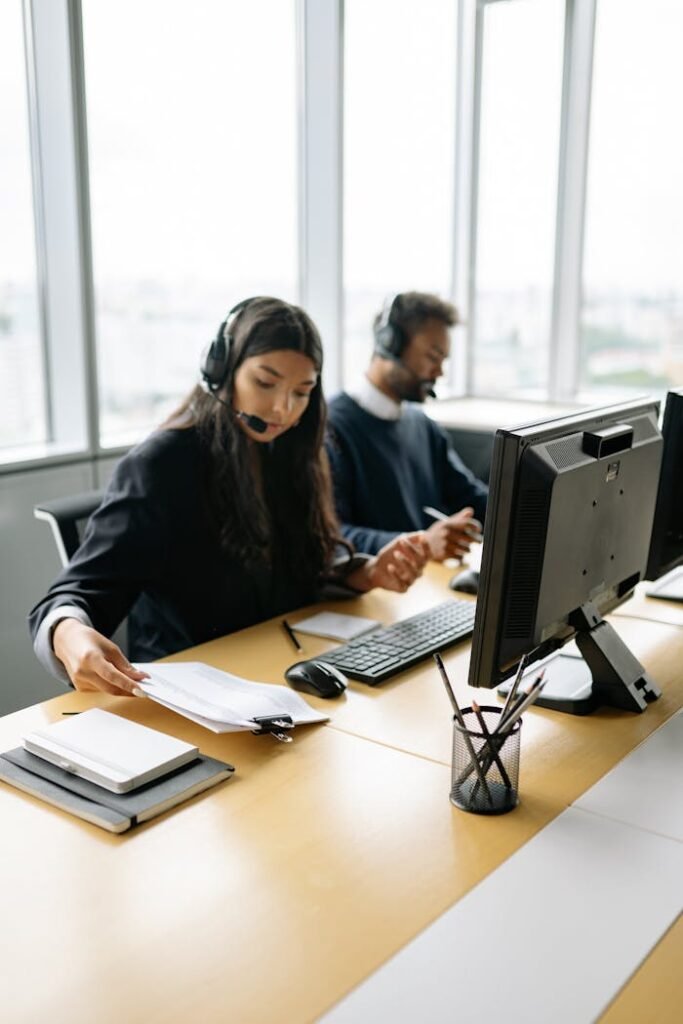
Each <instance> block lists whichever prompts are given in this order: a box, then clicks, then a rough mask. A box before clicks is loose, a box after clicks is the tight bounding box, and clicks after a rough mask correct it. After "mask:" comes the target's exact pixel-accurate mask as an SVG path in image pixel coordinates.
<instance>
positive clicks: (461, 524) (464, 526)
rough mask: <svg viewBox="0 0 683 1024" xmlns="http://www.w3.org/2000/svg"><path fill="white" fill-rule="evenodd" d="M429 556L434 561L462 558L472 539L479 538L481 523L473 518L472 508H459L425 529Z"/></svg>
mask: <svg viewBox="0 0 683 1024" xmlns="http://www.w3.org/2000/svg"><path fill="white" fill-rule="evenodd" d="M425 537H426V538H427V543H428V544H429V550H430V557H431V558H433V559H434V561H435V562H443V561H444V560H445V559H446V558H462V556H463V555H466V554H467V552H468V551H469V550H470V545H471V543H472V541H480V540H481V523H480V522H479V521H478V520H477V519H475V518H474V509H473V508H461V509H460V511H459V512H456V513H455V515H452V516H449V517H448V519H439V520H438V521H437V522H436V523H432V525H431V526H430V527H429V529H428V530H425Z"/></svg>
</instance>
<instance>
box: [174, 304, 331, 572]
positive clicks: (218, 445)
mask: <svg viewBox="0 0 683 1024" xmlns="http://www.w3.org/2000/svg"><path fill="white" fill-rule="evenodd" d="M230 334H231V337H232V344H231V346H230V351H229V355H228V362H227V374H226V377H225V382H224V385H223V387H222V389H221V391H222V393H223V395H224V396H225V403H227V407H226V404H223V403H222V402H220V401H219V400H218V399H217V398H216V396H215V395H214V394H212V393H210V392H207V391H205V390H204V389H203V388H202V387H201V386H197V387H196V388H195V389H194V390H193V391H192V392H191V393H190V395H188V397H187V398H186V399H185V401H184V402H183V403H182V405H181V406H180V407H179V408H178V409H177V410H176V411H175V412H174V413H173V414H172V415H171V417H169V419H168V420H167V421H166V422H165V423H164V424H163V425H164V426H165V427H180V426H187V425H189V424H191V425H194V426H195V427H196V429H197V431H198V435H199V440H200V445H201V449H202V452H203V456H204V479H205V491H206V497H207V507H208V512H209V518H210V520H211V522H212V523H213V526H214V528H215V529H216V531H217V534H218V538H219V543H220V546H221V548H222V549H223V550H224V551H225V552H226V553H227V554H229V555H231V556H232V557H234V558H236V559H238V560H239V561H241V562H242V563H243V564H245V565H246V566H252V567H256V566H259V565H261V566H263V565H270V566H271V567H272V568H273V569H278V570H282V571H284V572H290V573H293V574H294V575H295V577H296V578H298V579H300V580H305V581H310V582H313V581H314V580H315V579H317V578H318V577H319V576H320V574H321V573H322V572H323V571H324V569H325V568H326V567H327V566H329V564H330V562H331V560H332V556H333V552H334V549H335V546H336V545H337V544H339V543H342V544H343V543H344V542H343V541H341V539H340V536H339V525H338V522H337V518H336V515H335V512H334V505H333V500H332V485H331V480H330V471H329V466H328V462H327V455H326V452H325V448H324V445H323V439H324V433H325V421H326V409H325V400H324V398H323V393H322V384H321V379H320V374H321V371H322V363H323V352H322V344H321V341H320V335H319V334H318V331H317V328H316V327H315V325H314V323H313V321H312V320H311V319H310V317H309V316H308V315H307V314H306V313H305V312H304V311H303V310H302V309H300V308H299V307H298V306H292V305H290V304H289V303H287V302H283V301H281V300H280V299H273V298H267V297H263V298H255V299H252V300H250V302H249V303H248V304H247V305H246V306H245V308H244V309H243V310H242V311H241V312H240V313H239V314H238V315H237V317H236V319H235V321H234V322H233V323H232V324H231V328H230ZM282 349H288V350H292V351H295V352H301V353H302V354H303V355H305V356H308V358H309V359H310V360H311V361H312V362H313V364H314V366H315V369H316V372H317V374H318V380H317V383H316V385H315V387H314V388H313V390H312V391H311V393H310V399H309V402H308V405H307V407H306V410H305V412H304V413H303V415H302V417H301V419H300V421H299V424H298V426H297V427H293V428H290V430H288V431H287V432H286V433H285V434H283V435H282V436H281V437H280V438H278V439H277V440H276V441H275V442H273V443H272V444H270V445H267V444H257V445H256V446H255V454H256V457H258V458H259V459H260V465H261V478H262V481H261V483H262V485H261V489H260V490H261V493H259V487H258V486H257V483H256V480H255V478H254V471H253V462H252V461H251V460H252V458H253V456H254V451H253V445H252V443H250V442H249V439H248V438H247V436H246V434H245V433H244V431H243V430H242V429H241V428H240V427H239V426H238V424H237V423H236V422H235V415H234V412H233V410H232V395H233V388H234V379H235V373H236V371H237V370H238V369H239V367H240V366H241V364H242V363H243V362H244V360H245V359H248V358H250V357H251V356H255V355H260V354H262V353H264V352H273V351H275V350H282ZM247 411H248V410H247ZM344 546H346V547H348V545H344Z"/></svg>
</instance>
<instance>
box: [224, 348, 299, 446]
mask: <svg viewBox="0 0 683 1024" xmlns="http://www.w3.org/2000/svg"><path fill="white" fill-rule="evenodd" d="M317 381H318V374H317V372H316V369H315V365H314V363H313V360H312V359H309V357H308V356H305V355H304V354H303V353H302V352H292V351H290V350H289V349H278V350H276V351H274V352H264V353H262V354H261V355H258V356H250V357H249V358H248V359H245V360H244V362H243V363H242V364H241V366H240V367H239V369H238V370H237V373H236V374H235V380H234V385H233V398H232V404H233V408H234V410H235V412H236V413H240V412H243V413H247V414H248V415H249V416H258V417H259V418H260V419H262V420H264V421H265V422H266V423H267V427H266V430H265V431H264V432H263V433H262V434H259V433H257V432H256V431H255V430H252V429H251V427H250V426H249V425H248V424H247V423H245V421H244V420H243V419H240V418H239V417H238V418H237V422H238V424H239V426H240V428H241V429H242V430H243V431H244V433H245V434H246V435H247V437H250V438H251V439H252V441H261V442H268V441H273V440H275V438H276V437H280V436H281V435H282V434H284V433H285V431H287V430H289V429H290V427H293V426H296V424H297V423H298V422H299V420H300V419H301V417H302V416H303V414H304V412H305V411H306V407H307V405H308V402H309V399H310V395H311V391H312V390H313V388H314V387H315V385H316V383H317Z"/></svg>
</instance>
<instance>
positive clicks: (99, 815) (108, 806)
mask: <svg viewBox="0 0 683 1024" xmlns="http://www.w3.org/2000/svg"><path fill="white" fill-rule="evenodd" d="M234 771H235V769H234V768H233V766H232V765H231V764H227V763H226V762H224V761H217V760H215V759H214V758H212V757H207V756H206V755H204V754H199V756H198V757H197V758H196V759H195V760H194V761H192V763H191V764H187V765H183V766H182V767H180V768H177V769H176V770H175V771H173V772H171V773H170V774H169V775H166V776H165V777H164V778H163V779H158V780H156V781H154V782H149V783H147V784H146V785H144V786H141V787H140V788H138V789H136V790H135V792H133V793H112V792H110V791H109V790H106V789H103V788H102V787H101V786H98V785H96V784H95V783H94V782H88V781H87V780H86V779H81V778H78V776H75V775H72V774H70V773H69V772H65V771H64V770H63V769H61V768H59V767H57V765H54V764H51V763H50V762H49V761H46V760H44V759H43V758H40V757H36V756H35V755H34V754H30V753H29V752H28V751H27V750H25V749H24V748H23V747H16V748H15V749H14V750H7V751H5V752H4V753H3V754H0V779H3V780H4V781H5V782H8V783H9V784H10V785H12V786H15V787H16V788H17V789H21V790H23V791H24V792H26V793H30V794H31V795H32V796H35V797H38V798H39V799H40V800H45V801H46V802H47V803H49V804H53V805H54V806H55V807H59V808H61V809H62V810H64V811H69V812H70V813H71V814H75V815H77V816H78V817H79V818H84V819H85V820H86V821H90V822H92V824H94V825H99V826H100V827H101V828H106V829H108V830H109V831H110V832H125V831H126V830H127V829H129V828H131V827H132V826H133V825H137V824H139V823H141V822H143V821H148V820H149V819H150V818H153V817H155V816H156V815H158V814H162V813H163V812H164V811H167V810H169V809H170V808H171V807H175V806H176V805H177V804H179V803H182V802H183V801H185V800H189V799H190V797H193V796H196V795H197V794H198V793H201V792H202V791H203V790H205V789H209V788H210V787H211V786H215V785H216V784H217V783H219V782H222V781H223V780H224V779H229V778H230V777H231V776H232V775H233V773H234Z"/></svg>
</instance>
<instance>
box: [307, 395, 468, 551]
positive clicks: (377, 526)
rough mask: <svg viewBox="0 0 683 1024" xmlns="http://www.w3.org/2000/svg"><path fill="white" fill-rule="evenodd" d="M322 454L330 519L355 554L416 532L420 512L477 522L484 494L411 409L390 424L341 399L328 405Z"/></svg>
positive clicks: (422, 524)
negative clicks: (466, 516) (464, 514)
mask: <svg viewBox="0 0 683 1024" xmlns="http://www.w3.org/2000/svg"><path fill="white" fill-rule="evenodd" d="M329 423H330V431H329V437H328V444H327V448H328V454H329V457H330V464H331V468H332V476H333V480H334V490H335V501H336V505H337V514H338V516H339V519H340V521H341V524H342V532H343V534H344V536H345V537H346V538H347V539H348V540H350V541H351V542H352V544H353V545H354V546H355V548H356V550H357V551H365V552H368V553H370V554H375V553H376V552H377V551H379V549H380V548H381V547H382V546H383V545H384V544H386V543H388V541H390V540H391V539H392V538H393V537H395V536H396V534H397V533H405V532H408V531H411V530H424V529H426V528H427V527H428V526H430V525H431V523H432V522H433V520H432V519H430V517H429V516H428V515H426V513H424V512H423V511H422V509H423V506H425V505H431V506H432V507H434V508H438V509H440V510H441V511H443V512H446V513H448V514H451V513H453V512H458V511H459V510H460V509H461V508H464V507H465V506H466V505H471V506H472V507H473V508H474V515H475V516H476V518H477V519H479V520H480V521H481V522H483V521H484V515H485V513H486V499H487V496H488V489H487V487H486V485H485V484H483V483H482V482H481V481H480V480H477V478H476V477H475V476H474V474H473V473H472V472H471V471H470V470H469V469H468V468H467V467H466V466H465V464H464V463H463V462H462V460H461V459H460V458H459V456H458V455H457V454H456V452H455V451H454V450H453V448H452V446H451V444H450V442H449V440H448V437H447V435H446V433H445V432H444V431H443V430H442V429H441V427H439V426H438V425H437V424H436V423H434V422H433V421H432V420H430V419H429V417H428V416H426V415H425V413H424V412H423V411H422V410H421V409H420V408H418V407H417V406H414V405H408V404H405V403H404V404H403V406H402V409H401V416H400V418H399V419H398V420H385V419H380V418H379V417H378V416H373V415H372V413H369V412H366V410H365V409H363V408H361V406H360V405H358V403H357V402H355V401H354V400H353V399H352V398H351V397H350V396H349V395H347V394H346V393H345V392H342V393H341V394H339V395H337V396H336V397H335V398H333V399H332V400H331V402H330V404H329Z"/></svg>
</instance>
